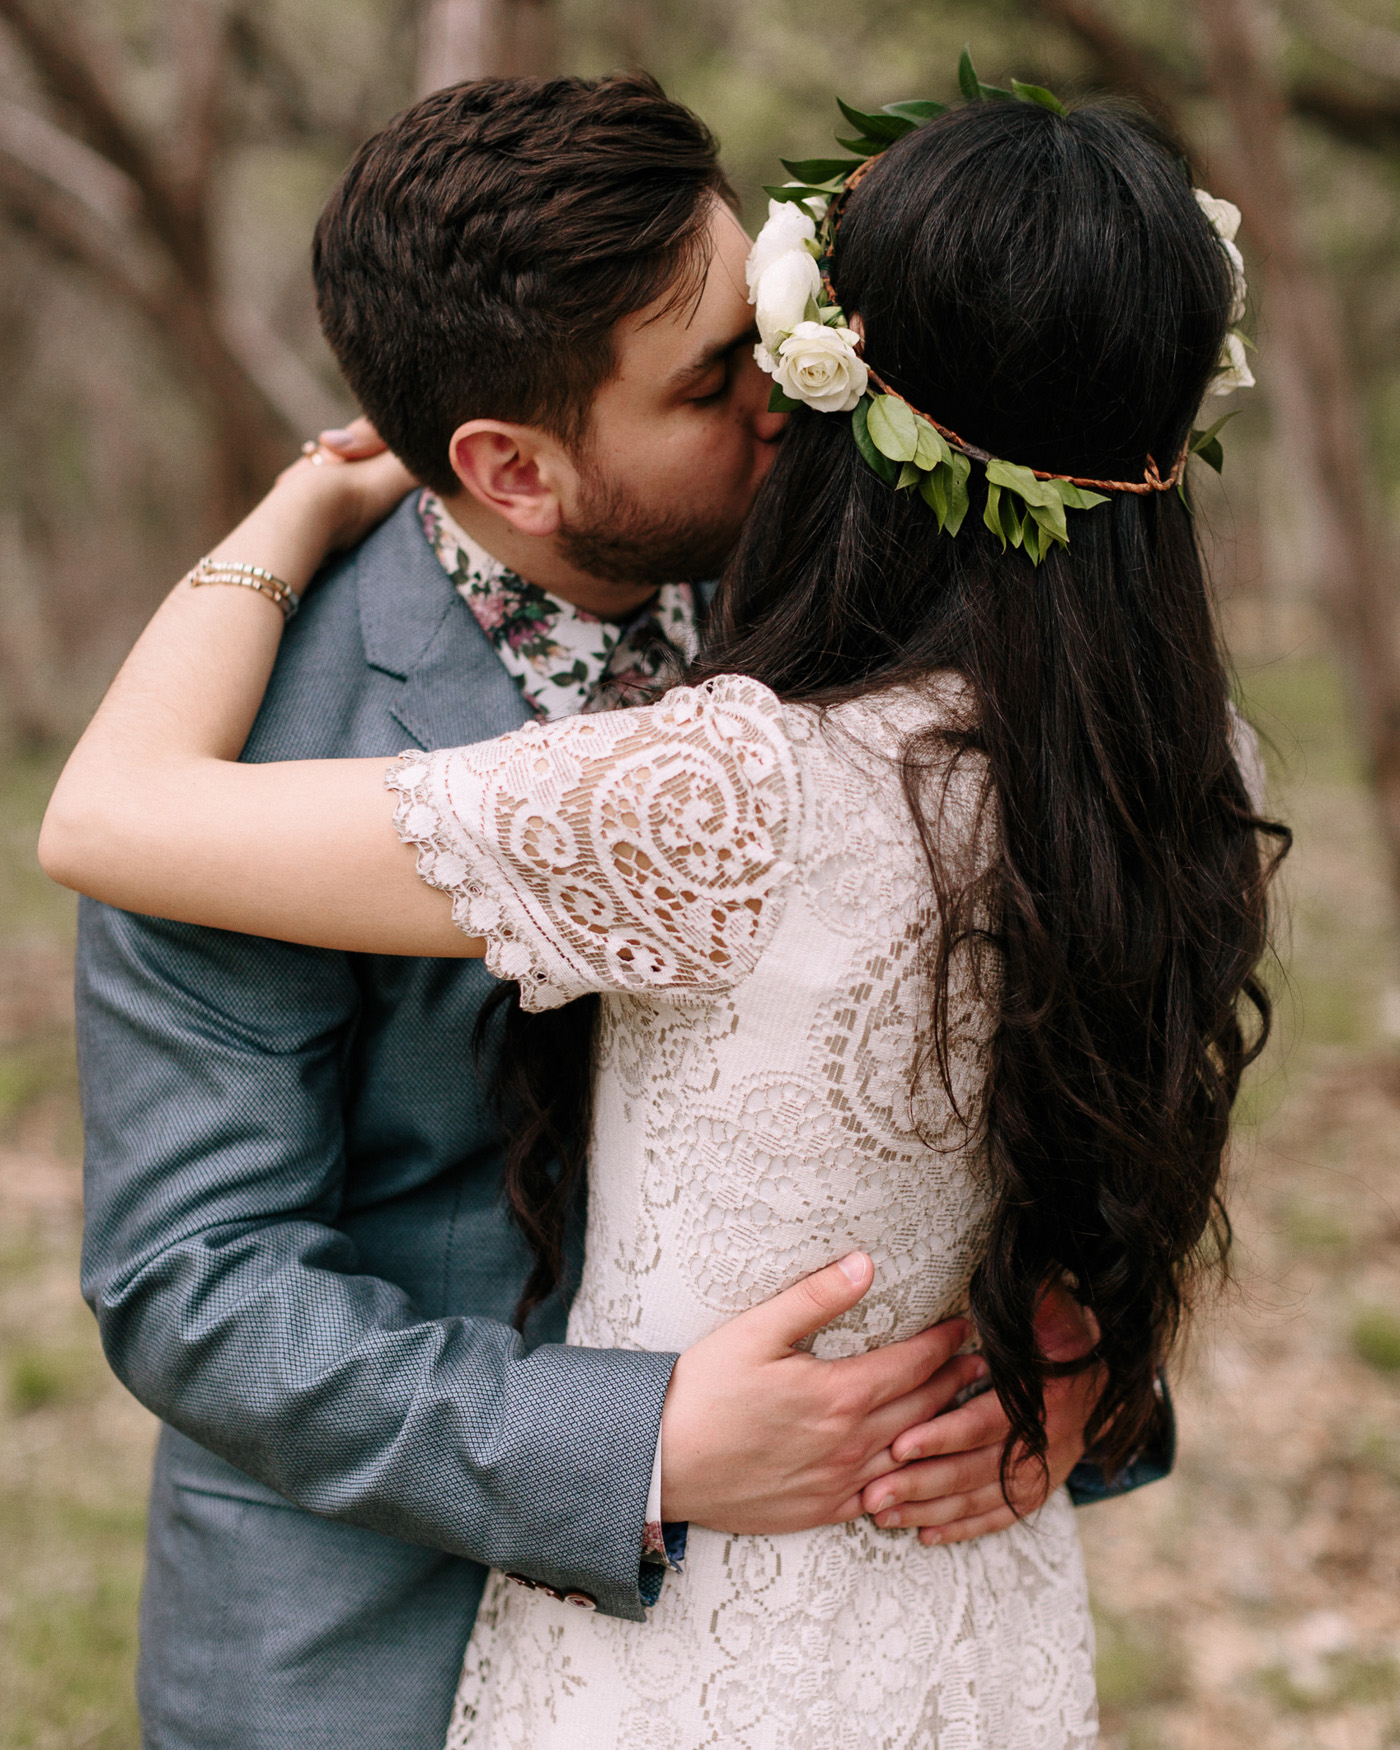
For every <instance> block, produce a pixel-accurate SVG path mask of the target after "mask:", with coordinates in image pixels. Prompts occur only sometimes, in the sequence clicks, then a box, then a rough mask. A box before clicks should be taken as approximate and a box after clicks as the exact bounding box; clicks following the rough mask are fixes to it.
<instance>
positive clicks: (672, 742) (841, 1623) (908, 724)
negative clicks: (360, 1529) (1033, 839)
mask: <svg viewBox="0 0 1400 1750" xmlns="http://www.w3.org/2000/svg"><path fill="white" fill-rule="evenodd" d="M966 704H967V701H966V689H965V688H964V687H963V686H962V685H961V683H960V682H959V681H958V680H957V678H956V677H954V676H949V675H942V676H939V677H936V678H934V679H932V680H930V681H929V682H927V683H925V685H924V686H923V687H921V688H902V689H898V690H891V691H888V692H884V693H877V694H871V695H868V696H867V697H865V698H863V699H861V700H859V701H854V702H852V703H849V704H846V705H843V706H838V707H837V708H835V709H834V710H833V711H831V712H829V713H826V714H825V715H823V714H822V713H820V712H819V711H818V710H816V709H815V708H814V707H810V706H795V705H784V704H782V703H781V702H780V701H779V700H778V699H777V698H776V697H775V695H774V694H773V693H772V692H770V691H769V689H768V688H766V687H764V686H762V685H760V684H759V683H757V682H754V681H752V680H748V679H744V678H742V677H734V676H730V677H723V678H720V679H718V680H715V681H712V682H709V683H707V684H706V685H705V686H704V687H702V688H694V689H682V690H680V691H678V692H676V693H673V694H671V695H669V696H668V698H667V699H665V700H664V701H663V702H662V703H661V704H660V705H658V706H653V707H651V708H650V709H648V710H646V711H641V712H630V713H625V714H620V715H619V716H618V717H616V718H614V719H611V720H608V721H606V722H602V723H600V722H599V720H597V719H593V720H574V721H573V722H569V723H564V724H557V725H553V726H549V727H547V728H541V729H537V730H531V731H527V732H524V733H522V734H521V735H519V736H516V737H511V738H509V739H508V741H507V742H505V743H500V744H492V745H488V746H487V747H483V748H479V749H465V750H459V751H457V752H453V753H449V754H440V755H434V756H432V757H431V758H429V759H427V760H424V759H423V758H422V757H421V756H413V758H412V759H411V760H410V761H409V762H406V765H405V767H404V768H402V769H401V771H400V774H399V777H398V779H397V783H398V784H399V786H400V788H401V789H402V791H403V792H404V795H405V802H404V806H403V808H402V809H401V811H400V818H401V825H403V826H405V827H406V828H407V829H408V830H409V832H410V834H411V836H412V837H413V838H414V839H415V841H416V842H417V843H418V844H419V845H420V847H422V858H423V867H424V872H425V873H427V874H428V875H429V878H430V879H433V880H435V881H437V882H439V884H442V885H445V886H447V887H449V888H450V889H453V890H455V891H456V892H457V893H458V895H459V906H460V907H461V910H462V922H463V924H464V926H465V927H468V928H471V929H473V930H476V931H479V932H480V933H482V934H484V935H485V936H486V937H487V940H488V944H489V946H488V960H491V959H493V958H494V959H495V960H496V961H497V962H498V963H499V960H500V957H501V956H502V955H504V956H506V957H507V958H509V959H511V960H512V962H513V963H514V964H515V965H516V968H517V972H518V974H519V975H521V976H522V986H523V988H524V989H525V990H526V991H527V992H530V993H531V995H530V999H529V1000H530V1001H531V1002H532V1003H533V1004H534V1005H535V1006H547V1005H548V1004H550V1003H553V1002H556V1001H558V1000H561V999H563V998H566V997H570V996H577V995H579V994H581V993H582V992H583V991H584V990H585V989H591V990H600V991H602V992H603V993H604V994H603V999H602V1019H601V1024H600V1041H599V1051H598V1062H597V1078H596V1086H595V1092H594V1121H593V1137H592V1148H591V1151H590V1159H589V1220H588V1241H587V1255H586V1263H585V1267H584V1274H583V1280H582V1283H581V1285H580V1288H579V1291H578V1294H577V1297H576V1299H575V1302H574V1307H573V1313H572V1317H571V1319H570V1325H569V1341H570V1342H571V1343H578V1344H582V1345H586V1346H597V1347H614V1346H621V1347H629V1346H630V1347H641V1348H647V1349H663V1350H665V1349H683V1348H686V1347H688V1346H689V1345H691V1344H692V1343H694V1342H695V1341H697V1340H698V1339H699V1338H701V1337H703V1336H705V1335H706V1334H707V1333H708V1332H709V1331H710V1330H712V1329H713V1328H714V1327H716V1326H717V1325H719V1324H720V1323H722V1322H723V1321H724V1320H725V1319H726V1318H728V1317H729V1316H730V1315H731V1314H733V1313H735V1312H738V1311H740V1310H742V1309H744V1308H746V1307H749V1306H752V1305H755V1304H757V1303H758V1302H760V1301H762V1300H764V1299H766V1298H767V1297H768V1296H769V1295H771V1294H772V1293H773V1292H775V1291H776V1290H777V1289H779V1288H782V1287H785V1286H787V1285H788V1284H789V1283H791V1282H793V1281H795V1280H796V1279H797V1278H798V1277H800V1276H802V1275H804V1274H806V1273H808V1272H809V1271H811V1270H813V1269H816V1268H819V1267H820V1266H821V1265H823V1264H825V1263H826V1262H828V1261H829V1260H830V1258H831V1257H832V1256H834V1255H836V1254H839V1253H841V1252H844V1251H846V1250H849V1249H852V1248H858V1249H860V1250H863V1251H866V1252H868V1253H870V1254H871V1255H872V1257H873V1258H874V1260H875V1265H876V1280H875V1286H874V1288H873V1289H872V1291H871V1292H870V1293H869V1294H868V1295H867V1296H866V1297H865V1299H864V1300H863V1301H862V1303H861V1305H860V1306H859V1308H857V1309H856V1311H855V1312H854V1313H852V1314H850V1315H848V1317H847V1318H845V1319H843V1320H840V1321H838V1322H837V1323H836V1325H834V1326H832V1327H830V1328H829V1329H828V1330H827V1331H826V1332H824V1333H823V1334H822V1336H821V1337H820V1338H819V1339H818V1341H817V1345H816V1349H817V1353H818V1354H825V1355H837V1354H842V1353H851V1352H853V1351H855V1350H857V1349H863V1348H866V1347H868V1346H870V1345H873V1344H877V1343H883V1342H888V1341H889V1340H891V1339H892V1338H898V1337H901V1336H904V1335H909V1334H912V1333H913V1332H914V1331H917V1330H920V1329H922V1328H923V1327H924V1326H926V1325H928V1324H929V1323H931V1322H933V1321H935V1320H937V1319H939V1318H941V1317H943V1316H945V1315H946V1314H947V1313H949V1312H952V1311H954V1310H956V1309H957V1308H958V1307H960V1306H961V1305H963V1304H965V1297H966V1291H967V1285H968V1282H969V1279H970V1277H971V1274H972V1271H973V1269H974V1268H975V1266H976V1264H977V1262H978V1259H979V1255H980V1249H981V1245H982V1242H983V1238H984V1231H985V1230H984V1220H983V1218H984V1213H985V1208H986V1189H987V1188H986V1185H985V1181H984V1179H983V1178H982V1176H981V1175H980V1174H979V1134H980V1133H979V1112H980V1094H981V1087H982V1082H983V1078H984V1073H985V1070H984V1056H985V1049H986V1046H987V1042H988V1040H989V1039H990V1037H991V1034H992V1031H993V1028H994V1024H995V1013H994V1004H995V996H996V981H995V977H994V969H993V967H992V966H991V964H990V963H989V961H988V960H986V959H985V958H984V960H983V963H982V964H981V965H980V966H979V967H977V968H974V966H973V965H972V963H971V959H970V956H969V955H968V954H964V955H962V956H960V957H959V962H958V964H957V966H956V968H955V971H954V974H953V977H952V979H951V984H950V1002H949V1013H948V1020H947V1025H946V1030H945V1037H946V1049H947V1056H948V1065H949V1072H950V1073H949V1077H948V1087H947V1088H945V1087H944V1086H943V1083H942V1081H941V1079H940V1078H938V1077H934V1078H932V1079H931V1082H930V1079H929V1078H920V1077H919V1076H917V1074H916V1067H917V1065H916V1059H917V1055H918V1051H919V1047H920V1041H921V1039H923V1038H924V1037H925V1036H926V1034H927V1016H926V1013H925V1010H926V1002H927V994H926V993H927V989H928V962H927V955H928V953H929V952H930V949H931V945H932V937H933V934H934V932H935V930H936V927H937V924H936V917H935V914H934V901H933V892H932V886H931V881H930V877H929V868H928V862H927V859H926V857H925V855H924V851H923V848H922V844H921V842H920V838H919V835H918V833H917V832H916V831H915V830H914V826H913V822H912V819H911V814H910V808H909V803H908V800H907V798H906V795H905V789H904V779H903V773H902V768H901V763H900V755H901V751H902V749H903V747H904V744H905V742H906V741H907V739H908V737H909V736H910V734H911V733H915V732H920V731H927V730H929V729H931V728H937V727H939V726H946V727H948V728H950V729H960V728H963V727H965V721H964V716H965V711H966ZM600 740H601V741H606V742H607V743H608V744H609V745H608V747H607V751H606V753H603V752H602V749H601V745H600ZM951 745H952V744H950V746H951ZM585 749H586V750H587V751H586V755H585V757H586V761H587V763H586V765H585V764H584V763H583V761H582V760H581V758H580V756H581V754H583V753H584V750H585ZM984 777H985V769H984V765H983V762H982V761H981V760H979V759H978V758H976V757H975V756H969V755H964V756H963V757H961V758H958V759H954V758H953V756H952V754H951V752H950V754H949V757H948V759H947V760H946V761H944V762H943V763H942V764H941V765H940V764H937V763H935V764H934V765H932V766H931V767H930V768H928V769H927V770H926V771H925V773H924V774H923V782H924V785H925V789H924V797H925V806H926V808H927V810H928V815H929V817H930V818H931V819H933V820H936V821H937V823H938V830H939V838H940V844H939V852H940V857H941V858H942V859H943V861H944V863H945V866H947V867H949V868H952V869H955V870H958V871H959V872H961V873H962V874H963V875H964V877H967V876H970V875H972V874H974V873H975V872H976V870H977V869H978V868H980V867H983V866H985V864H986V862H987V860H988V858H989V857H990V856H991V855H992V853H993V850H994V832H995V828H994V818H995V815H994V810H992V809H990V808H988V807H986V806H984V800H985V799H984ZM488 839H489V841H490V843H488ZM493 845H494V846H495V847H496V848H495V849H492V846H493ZM502 848H504V854H503V850H502ZM488 861H489V863H490V864H491V867H490V868H489V869H487V867H486V865H487V863H488ZM458 871H460V872H461V873H460V876H459V875H458ZM532 974H533V977H532ZM619 986H621V987H622V988H620V989H619V988H618V987H619ZM916 1086H918V1087H919V1088H920V1090H921V1091H920V1093H919V1094H918V1095H917V1096H915V1095H914V1094H912V1093H911V1089H913V1088H914V1087H916ZM916 1098H917V1101H918V1104H917V1107H916V1103H915V1102H916ZM1028 1666H1029V1667H1033V1668H1034V1670H1035V1673H1036V1680H1035V1681H1034V1682H1032V1683H1030V1684H1027V1682H1026V1681H1025V1672H1026V1669H1027V1667H1028ZM1093 1711H1094V1710H1093V1682H1092V1651H1091V1631H1090V1628H1089V1618H1088V1610H1087V1603H1086V1600H1085V1596H1084V1587H1083V1577H1082V1572H1081V1568H1080V1560H1079V1550H1078V1543H1077V1540H1076V1537H1075V1533H1074V1528H1073V1524H1072V1514H1071V1510H1070V1508H1069V1506H1068V1504H1067V1502H1066V1501H1065V1499H1064V1498H1063V1496H1056V1497H1055V1498H1053V1499H1052V1501H1051V1502H1050V1504H1049V1506H1048V1507H1047V1508H1046V1509H1044V1510H1043V1511H1042V1513H1040V1514H1039V1515H1036V1516H1035V1517H1034V1518H1033V1519H1031V1520H1029V1521H1026V1522H1024V1523H1022V1524H1018V1525H1016V1526H1014V1527H1013V1528H1011V1529H1010V1530H1009V1531H1006V1532H1003V1533H1000V1534H997V1535H996V1536H993V1537H990V1538H986V1539H983V1540H981V1541H980V1542H979V1543H977V1544H973V1545H960V1546H954V1547H951V1548H938V1547H934V1548H925V1547H924V1546H923V1545H921V1544H920V1543H919V1542H918V1539H917V1536H916V1535H915V1534H914V1533H913V1532H882V1531H879V1530H877V1529H876V1528H875V1527H874V1526H872V1525H871V1524H870V1523H869V1522H867V1521H861V1522H857V1523H854V1524H851V1525H842V1526H832V1527H827V1528H824V1529H821V1530H818V1531H814V1532H808V1533H801V1534H796V1535H793V1536H789V1537H778V1538H767V1537H764V1538H760V1537H739V1538H736V1537H731V1536H727V1535H722V1534H719V1533H714V1532H708V1531H704V1530H701V1529H699V1528H692V1530H691V1533H690V1537H689V1541H688V1548H687V1554H686V1562H685V1571H684V1574H683V1576H678V1577H675V1578H672V1579H670V1580H668V1582H667V1584H666V1587H665V1589H664V1591H663V1594H662V1598H661V1602H660V1604H659V1605H658V1606H657V1607H656V1609H655V1610H654V1611H653V1613H652V1618H651V1621H650V1622H649V1624H648V1626H647V1628H646V1629H645V1631H642V1632H640V1633H639V1632H638V1631H637V1630H636V1629H635V1628H634V1627H632V1626H630V1625H627V1624H623V1623H617V1622H614V1621H612V1620H610V1619H605V1618H600V1617H597V1616H594V1615H592V1614H585V1613H584V1612H582V1611H580V1610H578V1609H575V1608H572V1607H571V1606H570V1604H569V1603H567V1602H563V1601H560V1600H557V1599H555V1598H552V1597H550V1596H548V1595H545V1594H542V1593H540V1592H539V1591H537V1590H536V1591H527V1590H523V1589H520V1588H517V1587H515V1586H512V1585H511V1584H510V1583H509V1582H508V1581H506V1580H505V1579H504V1578H503V1577H501V1576H494V1577H493V1580H492V1582H491V1586H490V1588H489V1590H488V1593H487V1597H486V1600H485V1602H484V1604H483V1610H482V1615H481V1617H480V1618H479V1620H478V1624H477V1629H476V1631H475V1634H474V1637H473V1641H472V1646H471V1649H470V1650H469V1654H468V1662H467V1668H466V1672H465V1675H464V1679H463V1687H462V1691H461V1694H460V1696H459V1700H458V1708H457V1714H456V1719H455V1723H454V1728H453V1735H452V1737H451V1740H450V1742H451V1743H452V1744H453V1745H455V1746H463V1747H465V1746H471V1747H472V1750H482V1747H486V1746H491V1747H492V1750H495V1747H497V1746H502V1745H512V1746H514V1745H520V1746H525V1745H528V1746H530V1750H545V1747H547V1746H551V1745H556V1744H557V1745H559V1746H564V1745H570V1746H574V1745H577V1744H580V1743H590V1744H594V1743H596V1744H603V1743H619V1744H620V1743H631V1742H645V1743H652V1742H655V1743H658V1744H669V1743H675V1744H676V1745H684V1746H687V1747H689V1746H691V1745H698V1744H701V1743H715V1744H724V1745H734V1746H740V1745H742V1746H745V1747H751V1750H760V1747H763V1750H766V1747H768V1746H772V1747H773V1750H777V1747H779V1746H785V1745H790V1744H794V1743H800V1744H802V1745H803V1746H805V1747H811V1750H819V1747H821V1746H826V1745H828V1744H829V1745H831V1746H832V1747H833V1750H835V1747H836V1746H837V1745H838V1744H839V1745H842V1746H844V1745H848V1744H851V1743H865V1742H872V1741H873V1742H878V1743H880V1744H882V1745H884V1744H889V1745H901V1746H902V1745H909V1746H914V1745H927V1744H931V1743H934V1742H939V1741H945V1738H947V1741H952V1739H954V1738H955V1740H956V1741H957V1742H958V1743H959V1744H966V1745H967V1746H968V1747H969V1750H974V1747H977V1746H985V1750H1019V1747H1021V1746H1026V1747H1029V1746H1031V1745H1035V1744H1040V1743H1047V1744H1055V1745H1056V1746H1072V1745H1075V1744H1088V1743H1090V1742H1092V1740H1093V1725H1092V1722H1093ZM658 1715H664V1718H661V1717H658ZM873 1718H878V1722H879V1724H878V1727H877V1728H875V1730H876V1734H877V1735H876V1736H875V1737H874V1738H873V1739H872V1738H871V1736H870V1732H871V1720H872V1719H873ZM949 1734H951V1735H952V1738H948V1737H947V1735H949Z"/></svg>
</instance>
